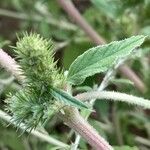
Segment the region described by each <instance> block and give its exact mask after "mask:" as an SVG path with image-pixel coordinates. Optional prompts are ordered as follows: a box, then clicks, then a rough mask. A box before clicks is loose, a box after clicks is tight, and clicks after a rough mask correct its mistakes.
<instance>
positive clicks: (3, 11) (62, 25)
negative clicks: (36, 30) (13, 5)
mask: <svg viewBox="0 0 150 150" xmlns="http://www.w3.org/2000/svg"><path fill="white" fill-rule="evenodd" d="M0 16H5V17H11V18H15V19H20V20H32V21H36V22H41V21H45V22H46V23H48V24H51V25H53V26H56V27H59V28H61V29H65V30H73V31H75V30H76V29H77V27H76V26H75V25H73V24H71V23H68V22H65V21H63V20H60V21H58V20H55V19H54V18H52V17H51V18H48V17H46V18H44V17H42V16H40V15H31V16H29V15H27V14H25V13H22V12H14V11H10V10H6V9H1V8H0Z"/></svg>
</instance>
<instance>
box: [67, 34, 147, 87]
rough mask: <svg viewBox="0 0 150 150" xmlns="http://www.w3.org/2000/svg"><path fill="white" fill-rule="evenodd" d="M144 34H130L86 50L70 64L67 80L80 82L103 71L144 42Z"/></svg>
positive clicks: (75, 83) (73, 82)
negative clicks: (122, 38) (119, 39)
mask: <svg viewBox="0 0 150 150" xmlns="http://www.w3.org/2000/svg"><path fill="white" fill-rule="evenodd" d="M144 39H145V36H143V35H139V36H132V37H130V38H127V39H125V40H121V41H115V42H111V43H110V44H106V45H102V46H97V47H94V48H91V49H89V50H87V51H86V52H85V53H83V54H82V55H80V56H78V57H77V58H76V60H75V61H74V62H73V63H72V64H71V66H70V68H69V72H68V79H67V80H68V82H70V83H71V84H74V85H77V84H81V83H82V82H83V81H84V80H85V78H86V77H89V76H92V75H94V74H96V73H100V72H105V71H107V70H108V69H109V68H111V67H112V66H113V65H115V64H116V63H117V62H118V60H120V59H124V58H126V57H128V56H129V55H130V54H131V52H132V51H133V50H134V49H135V48H136V47H138V46H140V45H141V44H142V43H143V42H144Z"/></svg>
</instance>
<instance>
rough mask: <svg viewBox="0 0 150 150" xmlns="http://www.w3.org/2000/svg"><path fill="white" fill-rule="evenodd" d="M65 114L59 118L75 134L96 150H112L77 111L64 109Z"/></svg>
mask: <svg viewBox="0 0 150 150" xmlns="http://www.w3.org/2000/svg"><path fill="white" fill-rule="evenodd" d="M64 111H65V114H59V117H60V118H61V119H62V120H63V121H64V122H65V123H66V124H67V125H68V126H69V127H71V128H72V129H74V130H75V131H76V132H77V133H79V134H80V135H81V136H82V137H83V138H84V139H86V140H87V142H88V143H89V144H90V145H91V146H92V147H93V148H95V149H96V150H112V149H113V148H112V147H111V146H110V145H109V144H108V143H107V142H106V140H105V139H104V138H102V137H101V136H100V135H99V134H98V133H97V132H96V130H95V129H94V128H93V127H92V126H90V125H89V124H88V123H87V121H86V120H84V119H83V118H82V116H81V115H80V114H79V112H78V110H77V109H75V108H71V107H68V108H66V109H64Z"/></svg>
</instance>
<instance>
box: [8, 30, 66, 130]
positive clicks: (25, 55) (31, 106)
mask: <svg viewBox="0 0 150 150" xmlns="http://www.w3.org/2000/svg"><path fill="white" fill-rule="evenodd" d="M53 48H54V47H53V44H52V42H51V41H48V40H45V39H43V38H42V37H40V35H38V34H33V33H31V34H27V33H26V34H24V37H23V38H21V39H19V40H18V42H17V43H16V47H15V52H16V53H17V58H18V61H19V64H20V66H21V69H22V70H23V72H24V75H25V76H26V82H25V85H24V86H23V89H21V90H20V91H19V92H17V93H16V94H15V95H14V96H12V97H11V99H10V100H9V102H8V103H9V106H8V109H9V110H10V111H11V113H12V114H13V119H14V121H15V122H16V123H18V124H20V123H21V122H24V123H25V124H26V126H27V128H34V127H36V126H37V125H38V124H39V123H42V124H43V123H44V122H45V121H46V120H47V119H48V118H49V117H50V116H51V115H52V114H53V113H54V112H55V111H56V110H57V109H59V108H60V107H62V106H63V104H62V103H61V102H58V101H56V100H55V99H54V98H53V96H52V95H51V93H50V89H51V88H52V87H54V88H61V87H63V84H64V77H63V74H62V73H59V70H58V69H57V67H56V62H54V58H53V56H54V52H53Z"/></svg>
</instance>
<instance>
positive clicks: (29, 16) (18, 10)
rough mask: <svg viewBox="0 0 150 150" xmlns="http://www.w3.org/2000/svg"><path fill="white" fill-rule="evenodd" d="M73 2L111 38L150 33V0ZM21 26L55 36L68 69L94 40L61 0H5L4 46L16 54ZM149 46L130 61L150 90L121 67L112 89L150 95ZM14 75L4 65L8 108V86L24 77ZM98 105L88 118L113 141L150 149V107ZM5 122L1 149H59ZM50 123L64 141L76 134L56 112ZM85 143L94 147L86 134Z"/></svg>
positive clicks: (2, 88)
mask: <svg viewBox="0 0 150 150" xmlns="http://www.w3.org/2000/svg"><path fill="white" fill-rule="evenodd" d="M74 4H75V6H76V7H77V8H78V10H79V11H80V12H81V13H82V15H83V16H84V17H85V19H86V20H87V21H88V22H89V23H90V24H91V25H92V26H93V28H94V29H95V30H96V31H97V32H98V33H99V34H100V35H101V36H102V37H104V38H105V39H106V41H107V42H111V41H113V40H120V39H124V38H126V37H130V36H132V35H136V34H143V35H150V11H149V10H150V1H149V0H138V1H137V0H126V1H121V0H91V1H89V0H83V1H79V0H74ZM108 10H109V11H108ZM22 31H28V32H30V31H32V32H37V33H40V34H41V35H42V36H43V37H45V38H51V39H52V40H53V41H54V43H55V45H56V48H55V50H56V55H55V56H56V57H55V58H56V60H57V59H58V66H60V67H61V68H63V69H64V70H67V69H68V68H69V66H70V64H71V63H72V62H73V60H74V59H75V58H76V57H77V56H78V55H80V54H82V53H83V52H84V51H86V50H87V49H89V48H90V47H93V46H94V45H93V43H92V42H91V41H90V40H89V38H88V37H87V36H86V35H85V33H84V32H83V31H82V30H81V29H80V28H79V27H78V26H77V25H75V24H74V20H72V19H71V18H69V17H68V16H67V15H66V14H65V12H64V11H63V10H62V9H61V8H60V6H59V5H58V4H57V2H56V1H52V0H32V1H26V0H22V1H21V0H11V1H10V0H5V1H0V47H1V48H3V49H4V50H5V51H6V52H8V53H9V54H10V55H11V56H12V57H14V51H13V50H12V48H10V45H13V46H15V43H16V40H17V36H16V33H17V34H18V35H20V33H22ZM149 46H150V40H149V39H148V38H147V40H146V42H145V43H144V44H143V46H142V48H141V49H140V51H139V52H138V53H137V54H136V55H135V56H133V58H132V59H130V60H129V61H128V62H126V63H127V64H128V65H129V66H131V67H132V68H133V70H134V71H135V72H136V74H138V75H139V76H140V77H141V78H142V80H143V81H144V83H145V85H146V86H147V92H146V93H144V94H143V93H140V92H139V91H138V90H137V89H135V87H134V85H133V84H132V83H131V82H129V81H128V80H125V79H124V77H123V76H122V75H120V74H119V73H117V74H116V77H115V78H114V79H113V80H112V81H111V84H110V85H109V86H108V88H107V89H111V90H117V91H121V92H126V93H131V94H135V95H139V96H143V97H145V98H148V99H150V67H149V66H150V55H149V54H150V53H149V51H150V49H149V48H148V47H149ZM103 76H104V75H103V74H100V75H95V76H94V77H90V78H87V79H86V80H85V81H84V83H83V84H82V85H81V86H80V87H76V86H75V87H74V91H73V92H74V94H77V93H78V92H79V91H89V90H91V87H96V86H97V83H100V82H101V81H102V79H103ZM11 79H12V77H11V76H10V74H8V73H7V72H5V71H4V70H3V69H1V70H0V98H1V101H0V109H4V108H5V105H4V99H5V98H6V95H7V94H8V93H9V92H14V93H15V92H16V91H17V90H18V89H19V88H20V85H19V83H18V82H17V81H16V80H13V79H12V80H11ZM3 81H5V82H3ZM4 83H5V84H4ZM95 109H96V111H97V113H92V115H91V116H90V118H89V121H90V123H91V124H92V125H93V126H94V127H95V128H96V129H97V130H98V132H99V133H100V134H101V135H103V136H104V137H105V138H106V139H108V140H109V141H110V143H111V145H115V146H116V147H115V148H116V150H121V149H122V150H129V149H133V150H137V149H141V150H148V149H150V144H149V140H150V122H149V114H150V112H149V111H143V110H141V109H140V108H137V107H136V108H135V107H131V106H128V105H127V104H122V103H121V104H120V103H107V102H105V101H97V102H96V104H95ZM6 125H7V124H6V123H5V122H4V121H3V120H0V149H2V150H5V149H11V150H31V149H33V150H36V149H46V150H53V149H55V147H54V146H53V145H50V144H47V143H46V142H43V141H41V140H39V139H37V138H35V137H33V136H31V135H30V136H29V135H28V134H23V135H22V136H21V137H18V136H19V135H20V133H21V132H17V133H16V129H14V128H13V127H12V126H9V127H7V128H6ZM45 128H46V130H47V131H48V132H49V133H50V135H52V136H53V137H56V138H57V139H59V140H61V141H64V142H66V143H71V142H72V141H73V140H74V135H72V131H70V129H69V128H67V127H66V126H65V125H63V124H62V122H60V120H58V119H57V118H56V117H53V118H52V120H51V121H49V123H47V125H46V126H45ZM125 145H129V146H125ZM131 147H132V148H131ZM80 148H81V149H83V150H86V149H90V148H89V146H88V145H87V144H86V143H85V141H84V140H81V142H80Z"/></svg>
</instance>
